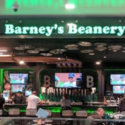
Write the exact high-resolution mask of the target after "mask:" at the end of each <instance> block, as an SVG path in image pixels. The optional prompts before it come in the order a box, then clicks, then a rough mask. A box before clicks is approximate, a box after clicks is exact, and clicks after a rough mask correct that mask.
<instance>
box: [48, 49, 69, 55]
mask: <svg viewBox="0 0 125 125" xmlns="http://www.w3.org/2000/svg"><path fill="white" fill-rule="evenodd" d="M66 51H67V50H66V49H54V50H51V51H50V53H52V54H62V53H63V52H66Z"/></svg>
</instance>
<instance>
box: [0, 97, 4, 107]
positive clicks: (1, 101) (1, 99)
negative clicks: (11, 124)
mask: <svg viewBox="0 0 125 125" xmlns="http://www.w3.org/2000/svg"><path fill="white" fill-rule="evenodd" d="M4 103H5V99H4V98H3V97H0V109H3V104H4Z"/></svg>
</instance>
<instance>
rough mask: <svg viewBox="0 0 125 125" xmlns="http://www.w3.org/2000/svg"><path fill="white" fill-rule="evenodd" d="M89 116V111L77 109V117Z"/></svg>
mask: <svg viewBox="0 0 125 125" xmlns="http://www.w3.org/2000/svg"><path fill="white" fill-rule="evenodd" d="M87 116H88V114H87V111H84V110H81V111H76V117H82V118H87Z"/></svg>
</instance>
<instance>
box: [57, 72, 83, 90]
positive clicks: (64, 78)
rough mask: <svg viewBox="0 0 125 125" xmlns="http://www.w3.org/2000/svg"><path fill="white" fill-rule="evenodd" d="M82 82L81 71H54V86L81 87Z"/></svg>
mask: <svg viewBox="0 0 125 125" xmlns="http://www.w3.org/2000/svg"><path fill="white" fill-rule="evenodd" d="M82 83H83V81H82V73H73V72H71V73H55V87H58V88H81V87H82Z"/></svg>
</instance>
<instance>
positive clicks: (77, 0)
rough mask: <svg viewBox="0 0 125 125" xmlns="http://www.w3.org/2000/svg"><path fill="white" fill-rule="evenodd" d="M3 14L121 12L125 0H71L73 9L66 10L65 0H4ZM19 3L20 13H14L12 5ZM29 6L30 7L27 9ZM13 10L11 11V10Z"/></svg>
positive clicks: (1, 12)
mask: <svg viewBox="0 0 125 125" xmlns="http://www.w3.org/2000/svg"><path fill="white" fill-rule="evenodd" d="M4 1H5V2H4V5H3V8H1V11H0V14H1V15H4V14H5V15H8V14H9V15H51V14H52V15H69V14H70V15H74V14H75V15H79V14H81V15H83V14H91V15H92V14H97V15H98V14H107V15H111V14H120V13H119V12H121V11H124V7H125V1H124V0H69V3H72V4H74V5H75V9H74V10H72V11H66V10H65V7H64V6H65V1H64V0H57V1H56V2H55V1H54V0H4ZM14 2H17V3H18V4H19V11H18V13H13V11H12V5H13V3H14ZM90 7H91V9H90ZM27 8H28V9H27ZM8 10H9V11H8ZM10 10H11V11H10ZM29 10H30V11H29Z"/></svg>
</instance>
